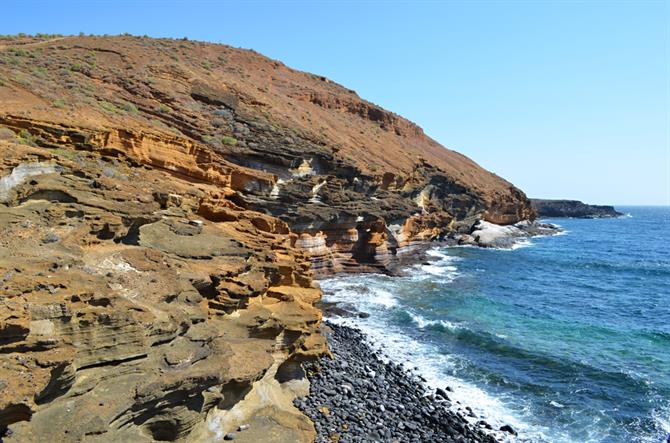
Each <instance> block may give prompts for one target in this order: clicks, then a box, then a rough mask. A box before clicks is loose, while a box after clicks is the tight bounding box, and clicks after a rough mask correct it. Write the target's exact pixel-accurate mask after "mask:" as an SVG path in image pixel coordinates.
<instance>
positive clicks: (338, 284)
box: [321, 277, 398, 311]
mask: <svg viewBox="0 0 670 443" xmlns="http://www.w3.org/2000/svg"><path fill="white" fill-rule="evenodd" d="M366 283H367V282H366V281H365V280H362V281H361V282H356V281H354V280H352V279H351V278H349V277H344V278H342V279H337V278H336V279H329V280H324V281H322V283H321V287H322V288H323V289H328V291H329V292H332V294H329V295H327V296H325V297H324V300H326V301H329V302H342V303H345V302H346V303H349V304H352V305H354V306H355V307H356V309H358V310H362V311H365V310H366V308H368V307H370V306H371V305H376V306H377V307H378V306H383V307H384V308H386V309H389V308H392V307H394V306H396V305H397V304H398V300H397V299H396V297H395V296H394V295H393V294H392V293H391V292H390V291H387V290H386V289H383V288H379V287H376V286H373V285H367V284H366Z"/></svg>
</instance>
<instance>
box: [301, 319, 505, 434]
mask: <svg viewBox="0 0 670 443" xmlns="http://www.w3.org/2000/svg"><path fill="white" fill-rule="evenodd" d="M325 325H326V327H325V328H324V329H326V331H325V332H326V335H327V337H328V342H329V344H330V349H331V352H332V354H333V357H334V358H332V359H331V358H328V357H325V358H322V359H320V360H318V361H313V362H306V363H305V364H304V368H305V370H306V372H307V375H308V377H309V380H310V383H311V387H310V395H309V396H308V397H305V398H299V399H296V401H295V404H296V406H297V407H298V408H299V409H301V410H302V411H303V412H305V414H307V415H308V416H309V417H310V418H311V419H312V421H313V422H314V425H315V427H316V431H317V438H316V442H317V443H322V442H323V443H326V442H328V443H332V442H385V443H386V442H388V443H391V442H398V443H414V442H422V443H423V442H445V443H451V442H454V443H456V442H459V443H465V442H467V443H479V442H485V443H495V442H496V441H497V440H496V439H495V438H494V437H493V436H491V435H488V434H486V433H484V432H483V430H482V429H480V428H477V427H475V426H474V425H472V424H470V423H468V421H467V420H466V419H465V418H464V417H463V416H461V415H459V414H458V413H455V412H453V411H450V410H449V409H448V406H449V405H450V401H449V399H448V398H446V397H447V396H448V394H447V393H446V392H445V391H443V390H441V389H439V390H437V393H435V392H434V391H433V390H432V389H429V388H428V387H426V386H425V385H424V383H423V382H422V381H421V380H420V379H418V378H417V377H416V376H414V375H412V374H411V373H409V372H408V371H406V370H405V369H403V368H402V367H401V366H399V365H395V364H393V363H384V362H383V361H382V360H381V359H380V357H379V355H378V353H377V352H375V351H374V350H373V349H371V348H370V347H369V346H368V345H367V344H366V343H365V336H364V334H363V333H361V332H360V331H358V330H357V329H353V328H350V327H347V326H341V325H336V324H332V323H326V324H325ZM328 329H329V331H328ZM479 425H480V426H481V427H487V426H488V425H487V424H486V423H484V422H480V423H479Z"/></svg>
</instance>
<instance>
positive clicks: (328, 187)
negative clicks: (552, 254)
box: [0, 36, 534, 442]
mask: <svg viewBox="0 0 670 443" xmlns="http://www.w3.org/2000/svg"><path fill="white" fill-rule="evenodd" d="M0 149H2V152H3V155H2V158H1V160H0V230H1V232H2V235H1V236H0V287H2V295H0V388H1V389H2V393H3V395H2V398H0V436H1V435H2V434H3V433H4V434H5V436H4V438H5V439H6V440H7V441H8V442H9V441H12V442H14V441H16V442H24V441H25V442H27V441H30V442H39V441H54V440H57V441H63V442H78V441H87V442H111V441H134V442H141V441H218V440H220V439H221V438H222V437H223V436H224V435H225V434H226V433H227V432H229V431H230V430H234V429H235V428H237V427H238V426H240V425H241V424H244V423H247V424H249V423H250V424H251V425H252V428H253V429H254V430H255V431H254V433H253V434H248V435H256V436H257V435H264V436H265V438H268V439H269V440H268V441H286V442H301V441H304V442H308V441H312V440H313V439H314V436H315V432H314V427H313V425H312V423H311V422H310V421H309V420H308V419H307V418H306V417H305V416H304V415H303V414H302V413H301V412H300V411H299V410H298V409H296V408H295V407H294V406H293V403H292V400H293V398H295V396H296V395H301V393H302V394H304V393H305V389H306V388H305V383H306V379H305V377H304V374H303V373H302V369H301V366H300V362H301V361H302V360H304V359H309V358H313V357H314V356H316V355H323V354H324V353H327V349H326V345H325V342H324V340H323V337H322V336H321V335H320V334H319V325H320V321H321V313H320V311H319V310H318V309H316V308H315V307H314V303H315V302H316V301H317V300H318V299H319V298H320V291H319V289H318V286H317V285H315V284H314V283H313V277H314V275H315V274H316V275H319V274H327V273H333V272H343V271H347V270H384V269H385V267H386V266H387V265H388V264H389V263H390V262H391V261H393V257H394V256H395V255H396V254H398V253H400V252H401V251H402V250H403V249H406V248H410V247H411V246H412V245H414V244H417V243H420V242H424V241H429V240H435V239H441V238H445V237H447V236H450V235H454V234H455V233H458V232H465V233H468V232H470V230H471V229H472V226H474V224H475V223H476V222H477V221H478V220H484V221H488V222H493V223H498V224H513V223H517V222H519V221H521V220H524V219H532V218H533V217H534V211H533V209H532V208H531V206H530V202H529V200H528V199H527V198H526V196H525V195H524V194H523V192H521V191H520V190H518V189H517V188H515V187H514V186H513V185H511V184H510V183H508V182H507V181H505V180H503V179H502V178H500V177H498V176H496V175H494V174H492V173H490V172H488V171H486V170H484V169H482V168H481V167H479V166H478V165H477V164H475V163H474V162H473V161H471V160H470V159H468V158H466V157H464V156H462V155H460V154H458V153H456V152H453V151H450V150H448V149H445V148H444V147H442V146H441V145H439V144H438V143H436V142H435V141H434V140H432V139H430V138H429V137H427V136H426V135H425V134H424V133H423V131H422V130H421V129H420V128H419V127H418V126H416V125H415V124H413V123H411V122H409V121H407V120H405V119H403V118H402V117H399V116H397V115H395V114H393V113H391V112H388V111H386V110H384V109H381V108H380V107H378V106H376V105H374V104H372V103H369V102H367V101H365V100H362V99H361V98H359V97H358V96H357V95H356V93H355V92H353V91H351V90H348V89H346V88H344V87H342V86H340V85H337V84H335V83H333V82H331V81H329V80H328V79H326V78H325V77H321V76H317V75H313V74H308V73H304V72H299V71H296V70H293V69H290V68H288V67H286V66H284V65H283V64H282V63H280V62H278V61H274V60H270V59H268V58H266V57H263V56H262V55H260V54H258V53H256V52H254V51H248V50H241V49H235V48H231V47H228V46H224V45H215V44H207V43H200V42H192V41H186V40H170V39H150V38H141V37H130V36H122V37H60V36H40V37H29V36H28V37H3V38H0ZM244 435H245V434H244V433H241V434H240V436H239V438H238V439H239V441H245V440H244V439H245V438H251V437H245V436H244Z"/></svg>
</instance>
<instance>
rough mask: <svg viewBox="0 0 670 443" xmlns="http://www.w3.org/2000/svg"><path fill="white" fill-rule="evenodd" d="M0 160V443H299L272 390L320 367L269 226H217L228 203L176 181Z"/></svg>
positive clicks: (99, 168) (291, 255)
mask: <svg viewBox="0 0 670 443" xmlns="http://www.w3.org/2000/svg"><path fill="white" fill-rule="evenodd" d="M0 147H1V148H2V151H3V163H2V164H1V165H0V170H1V171H2V175H3V176H4V177H10V178H12V180H11V181H10V180H5V181H4V182H3V184H4V187H3V191H4V192H3V196H2V197H3V198H2V203H3V204H4V206H3V207H2V210H0V231H1V232H2V236H1V238H2V243H1V244H0V276H2V280H1V285H2V297H0V362H1V363H0V385H1V386H2V392H3V395H2V397H1V398H0V425H2V427H3V428H5V427H7V426H9V429H10V431H11V435H10V436H9V437H6V441H8V442H10V441H17V442H24V441H25V442H39V441H53V440H54V439H55V440H58V441H155V440H188V441H207V440H208V439H210V438H211V439H214V437H216V435H218V434H220V433H224V434H225V433H226V432H229V431H232V430H234V429H235V428H236V427H237V426H238V425H240V424H242V423H243V422H244V423H255V422H259V423H260V422H263V421H264V420H265V421H273V422H274V421H276V423H277V424H276V426H275V427H274V430H273V432H275V433H277V434H278V435H284V434H286V435H289V436H290V438H289V437H287V439H286V440H285V441H311V439H312V436H313V433H314V431H313V428H312V427H311V424H310V423H309V421H308V420H306V419H305V418H304V417H303V416H302V414H300V413H299V412H298V411H297V410H296V409H295V408H294V407H293V406H292V404H291V401H292V399H293V396H294V395H295V393H296V392H300V391H299V389H301V387H300V386H299V385H296V384H295V383H287V382H286V380H283V379H282V378H280V376H279V374H281V371H282V368H284V367H285V365H286V364H287V363H289V362H291V361H300V359H302V358H306V357H309V356H311V355H319V354H322V353H323V352H324V351H325V346H324V342H323V340H322V338H321V336H320V335H319V333H318V332H317V328H318V325H319V322H320V319H321V313H320V312H319V311H318V310H317V309H316V308H314V302H315V301H316V300H318V299H319V297H320V293H319V290H318V289H316V288H314V287H313V286H312V284H311V278H310V277H311V275H310V272H309V261H308V259H307V257H306V256H305V255H304V254H303V253H302V252H300V251H298V250H297V249H296V248H295V247H294V246H293V245H294V244H295V242H296V240H297V236H295V235H294V234H288V231H287V228H286V225H285V224H283V223H281V222H279V221H278V220H276V219H273V218H272V217H270V216H266V215H263V214H260V213H256V212H250V211H246V210H244V209H242V208H239V207H236V206H234V205H227V206H226V209H227V211H228V213H229V214H230V217H231V219H230V220H225V221H224V220H221V218H220V216H219V215H218V214H219V212H218V211H217V210H216V208H217V207H220V206H221V205H220V204H218V203H217V202H218V201H220V200H219V199H220V198H221V196H222V195H225V194H226V193H227V192H232V191H231V190H230V189H225V188H222V187H221V185H220V184H219V183H218V182H216V181H215V182H212V183H197V182H194V181H191V180H186V179H184V178H181V177H182V173H183V171H182V170H179V171H174V172H171V173H170V172H166V171H164V170H163V168H150V169H147V168H136V167H133V166H131V165H130V164H128V163H125V162H119V161H117V160H114V159H112V158H108V157H101V156H99V155H98V154H97V153H95V152H94V151H92V152H84V151H80V152H78V151H75V150H69V149H61V150H59V151H54V150H48V149H41V148H32V147H27V146H25V145H20V144H15V143H6V142H2V143H1V144H0ZM167 169H169V168H167ZM17 171H18V172H17ZM217 177H218V175H217ZM268 389H271V390H272V392H273V395H275V396H276V397H277V398H279V399H281V398H285V400H284V401H283V402H281V401H276V402H274V401H265V402H263V401H260V400H259V398H260V397H262V398H265V397H264V396H265V395H266V394H265V392H266V391H267V390H268ZM296 390H298V391H296ZM282 396H283V397H282ZM230 411H235V413H234V414H232V415H231V413H230Z"/></svg>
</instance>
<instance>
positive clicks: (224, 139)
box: [221, 135, 237, 146]
mask: <svg viewBox="0 0 670 443" xmlns="http://www.w3.org/2000/svg"><path fill="white" fill-rule="evenodd" d="M221 143H223V144H224V145H230V146H235V145H236V144H237V139H236V138H235V137H230V136H228V135H224V136H223V137H221Z"/></svg>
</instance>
